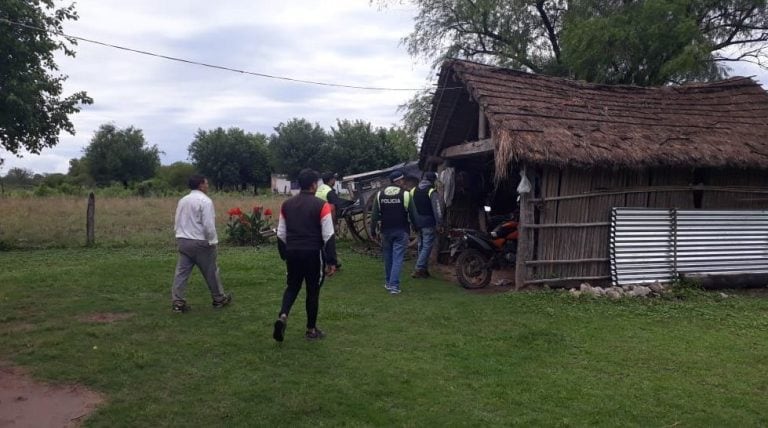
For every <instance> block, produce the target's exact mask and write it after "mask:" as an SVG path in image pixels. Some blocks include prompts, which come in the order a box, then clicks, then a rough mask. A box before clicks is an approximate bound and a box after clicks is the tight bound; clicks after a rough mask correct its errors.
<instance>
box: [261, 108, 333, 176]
mask: <svg viewBox="0 0 768 428" xmlns="http://www.w3.org/2000/svg"><path fill="white" fill-rule="evenodd" d="M327 139H328V136H327V135H326V133H325V130H323V128H321V127H320V125H318V124H317V123H315V124H314V125H313V124H311V123H309V121H307V120H306V119H298V118H294V119H291V120H290V121H288V122H287V123H282V122H281V123H280V124H279V125H277V127H275V133H274V134H273V135H272V136H271V137H270V138H269V151H270V155H271V157H272V166H273V168H274V170H275V171H276V172H279V173H282V174H287V175H288V176H289V177H290V178H292V179H295V178H296V177H298V175H299V171H301V170H302V169H304V168H314V169H316V170H323V169H325V166H326V165H327V161H326V157H327V156H326V155H327V150H326V148H327Z"/></svg>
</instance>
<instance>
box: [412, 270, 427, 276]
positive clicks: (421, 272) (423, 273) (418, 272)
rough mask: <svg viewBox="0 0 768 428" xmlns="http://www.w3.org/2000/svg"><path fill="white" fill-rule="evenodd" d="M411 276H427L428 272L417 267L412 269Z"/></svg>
mask: <svg viewBox="0 0 768 428" xmlns="http://www.w3.org/2000/svg"><path fill="white" fill-rule="evenodd" d="M411 278H429V272H428V271H427V270H426V269H419V270H415V271H413V273H412V274H411Z"/></svg>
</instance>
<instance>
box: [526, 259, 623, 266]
mask: <svg viewBox="0 0 768 428" xmlns="http://www.w3.org/2000/svg"><path fill="white" fill-rule="evenodd" d="M610 261H611V259H608V258H594V259H572V260H529V261H527V262H525V264H526V266H537V265H566V264H578V263H607V262H610Z"/></svg>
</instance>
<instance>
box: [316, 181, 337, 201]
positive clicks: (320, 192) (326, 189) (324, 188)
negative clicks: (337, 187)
mask: <svg viewBox="0 0 768 428" xmlns="http://www.w3.org/2000/svg"><path fill="white" fill-rule="evenodd" d="M331 190H333V189H332V188H331V186H329V185H327V184H325V183H323V184H321V185H320V187H318V188H317V191H316V192H315V196H317V197H318V198H320V199H322V200H324V201H326V202H328V193H330V192H331Z"/></svg>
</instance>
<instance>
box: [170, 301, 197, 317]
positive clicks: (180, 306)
mask: <svg viewBox="0 0 768 428" xmlns="http://www.w3.org/2000/svg"><path fill="white" fill-rule="evenodd" d="M171 308H172V310H173V312H174V313H176V314H183V313H185V312H189V311H190V310H191V309H192V307H191V306H189V305H188V304H186V303H185V302H174V303H173V306H172V307H171Z"/></svg>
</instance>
